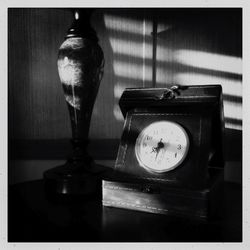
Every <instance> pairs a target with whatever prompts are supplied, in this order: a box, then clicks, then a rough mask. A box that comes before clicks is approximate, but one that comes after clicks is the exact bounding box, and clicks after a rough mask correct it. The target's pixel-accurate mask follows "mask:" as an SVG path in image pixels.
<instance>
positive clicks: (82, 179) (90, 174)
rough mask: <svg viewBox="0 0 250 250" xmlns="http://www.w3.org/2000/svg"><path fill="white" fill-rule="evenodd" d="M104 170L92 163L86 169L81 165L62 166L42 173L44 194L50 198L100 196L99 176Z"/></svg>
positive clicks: (69, 164) (67, 164)
mask: <svg viewBox="0 0 250 250" xmlns="http://www.w3.org/2000/svg"><path fill="white" fill-rule="evenodd" d="M105 171H106V168H105V167H103V166H100V165H96V164H95V163H92V164H91V166H88V167H87V168H86V167H85V166H84V165H81V164H72V163H69V162H67V163H65V164H64V165H61V166H58V167H55V168H52V169H49V170H47V171H45V172H44V174H43V177H44V184H45V185H44V186H45V191H46V194H48V195H49V196H50V197H52V196H60V197H66V196H76V197H78V196H80V195H82V196H90V195H98V194H100V195H101V175H102V173H104V172H105Z"/></svg>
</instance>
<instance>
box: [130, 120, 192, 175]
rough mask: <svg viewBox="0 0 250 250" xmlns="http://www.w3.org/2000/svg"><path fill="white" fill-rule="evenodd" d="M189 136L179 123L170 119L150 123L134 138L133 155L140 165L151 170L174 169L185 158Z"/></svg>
mask: <svg viewBox="0 0 250 250" xmlns="http://www.w3.org/2000/svg"><path fill="white" fill-rule="evenodd" d="M188 149H189V138H188V135H187V133H186V131H185V130H184V128H183V127H181V126H180V125H179V124H177V123H175V122H170V121H158V122H154V123H151V124H150V125H148V126H147V127H146V128H144V129H143V130H142V132H141V133H140V134H139V136H138V137H137V140H136V144H135V155H136V158H137V160H138V162H139V163H140V165H141V166H142V167H144V168H146V169H147V170H149V171H151V172H156V173H163V172H167V171H170V170H172V169H175V168H176V167H178V166H179V165H180V164H181V163H182V162H183V161H184V159H185V158H186V156H187V152H188Z"/></svg>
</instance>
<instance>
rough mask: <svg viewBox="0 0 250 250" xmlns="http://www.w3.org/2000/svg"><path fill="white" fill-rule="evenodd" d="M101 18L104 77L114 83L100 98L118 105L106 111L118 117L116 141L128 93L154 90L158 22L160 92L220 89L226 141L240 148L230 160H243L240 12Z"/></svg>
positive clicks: (122, 13) (107, 13)
mask: <svg viewBox="0 0 250 250" xmlns="http://www.w3.org/2000/svg"><path fill="white" fill-rule="evenodd" d="M99 12H100V13H102V14H103V24H102V26H100V27H102V28H100V27H99V28H97V29H99V31H98V32H102V31H101V30H102V29H103V30H105V31H106V32H107V33H106V35H105V39H107V40H108V42H106V43H105V44H106V45H105V44H104V46H103V49H104V51H105V53H106V54H105V58H106V68H105V74H106V75H108V76H107V79H109V80H111V81H110V82H108V83H107V82H106V83H102V86H103V88H105V91H102V90H100V92H99V97H98V98H100V99H101V98H103V100H113V102H110V104H108V103H107V104H106V105H107V106H108V105H111V106H110V107H108V109H110V108H111V109H113V114H111V113H109V115H110V119H111V120H112V119H114V118H115V119H116V121H115V122H116V123H117V122H118V123H119V124H120V125H119V129H118V130H117V131H118V133H117V134H116V136H118V137H119V135H118V134H119V130H120V131H121V128H122V123H123V117H122V115H121V113H120V110H119V107H118V101H119V98H120V96H121V94H122V92H123V90H124V89H125V88H127V87H152V86H153V83H152V67H153V64H152V58H153V55H152V51H153V47H152V46H153V45H152V27H153V17H154V18H156V21H157V26H158V27H157V28H158V32H157V47H156V64H155V65H156V87H163V86H166V87H167V86H168V85H170V84H171V85H172V84H179V85H203V84H221V85H222V87H223V98H224V102H223V103H224V115H225V126H226V129H227V130H226V135H227V141H228V142H232V140H235V139H236V142H237V152H236V153H235V152H231V151H232V149H231V150H230V149H227V150H226V152H227V155H228V156H229V158H230V155H234V156H236V155H237V157H236V158H241V150H242V149H241V148H242V146H241V144H242V143H241V142H242V138H241V137H242V133H241V130H242V13H241V9H209V10H204V9H191V10H190V9H154V10H152V9H150V10H149V9H147V10H143V9H137V10H136V9H129V10H119V9H118V10H117V9H113V10H99ZM149 12H150V14H149ZM107 44H108V45H107ZM104 81H105V80H104ZM107 89H108V91H107ZM102 94H103V95H104V96H103V97H102V96H101V95H102ZM112 105H114V106H113V107H112ZM109 112H110V111H109ZM99 114H100V113H99ZM95 115H97V112H96V113H95ZM112 115H114V117H112ZM102 125H103V126H105V124H102ZM98 126H99V124H98ZM109 126H110V124H109ZM111 129H112V127H111ZM233 159H234V158H233Z"/></svg>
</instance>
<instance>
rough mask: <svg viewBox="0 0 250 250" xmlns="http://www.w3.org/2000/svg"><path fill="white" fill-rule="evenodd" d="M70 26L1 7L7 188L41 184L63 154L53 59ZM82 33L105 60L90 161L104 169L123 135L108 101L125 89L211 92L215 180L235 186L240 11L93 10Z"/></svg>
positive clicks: (66, 19) (62, 108)
mask: <svg viewBox="0 0 250 250" xmlns="http://www.w3.org/2000/svg"><path fill="white" fill-rule="evenodd" d="M71 23H72V14H71V12H70V11H68V10H66V9H52V8H51V9H42V8H35V9H31V8H27V9H21V8H9V9H8V137H9V168H8V170H9V171H8V173H9V182H10V183H16V182H21V181H25V180H30V179H38V178H41V177H42V173H43V171H44V170H46V169H48V168H50V167H54V166H55V165H56V164H59V163H61V162H63V161H64V159H65V158H66V157H67V155H68V154H69V151H70V145H69V139H70V137H71V130H70V122H69V116H68V110H67V107H66V102H65V100H64V96H63V91H62V87H61V84H60V81H59V77H58V73H57V53H58V48H59V47H60V44H61V43H62V42H63V39H64V36H65V34H66V32H67V29H68V28H69V27H70V25H71ZM92 25H93V27H94V28H95V30H96V32H97V35H98V37H99V39H100V41H99V43H100V45H101V47H102V49H103V51H104V55H105V68H104V78H103V80H102V82H101V85H100V89H99V93H98V96H97V99H96V103H95V107H94V111H93V116H92V121H91V128H90V147H89V151H90V153H91V154H92V155H93V157H94V158H95V159H97V160H100V161H101V162H102V163H104V164H106V165H109V166H113V163H114V159H115V158H116V152H117V146H118V143H119V139H120V136H121V132H122V127H123V118H122V115H121V112H120V110H119V107H118V101H119V98H120V95H121V93H122V91H123V90H124V89H125V88H126V87H163V86H168V85H169V84H181V85H191V84H194V85H195V84H201V85H202V84H221V85H222V87H223V98H224V113H225V126H226V131H225V132H226V133H225V135H226V137H225V139H226V144H225V152H226V168H225V179H226V180H228V181H231V182H237V183H241V165H242V163H241V162H242V70H241V68H242V10H241V9H235V8H227V9H208V8H207V9H188V8H186V9H164V8H163V9H97V10H96V11H95V12H94V14H93V16H92ZM155 27H157V30H156V29H155ZM156 38H157V39H156Z"/></svg>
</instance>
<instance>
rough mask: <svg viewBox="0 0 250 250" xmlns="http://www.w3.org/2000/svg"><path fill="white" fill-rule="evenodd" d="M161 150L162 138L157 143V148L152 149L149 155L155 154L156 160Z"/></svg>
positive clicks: (162, 145) (162, 146)
mask: <svg viewBox="0 0 250 250" xmlns="http://www.w3.org/2000/svg"><path fill="white" fill-rule="evenodd" d="M162 148H164V143H163V142H162V138H161V140H160V141H159V142H158V143H157V146H156V147H152V151H151V153H156V155H155V160H156V159H157V156H158V154H159V152H160V150H161V149H162Z"/></svg>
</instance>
